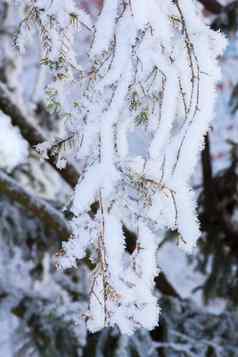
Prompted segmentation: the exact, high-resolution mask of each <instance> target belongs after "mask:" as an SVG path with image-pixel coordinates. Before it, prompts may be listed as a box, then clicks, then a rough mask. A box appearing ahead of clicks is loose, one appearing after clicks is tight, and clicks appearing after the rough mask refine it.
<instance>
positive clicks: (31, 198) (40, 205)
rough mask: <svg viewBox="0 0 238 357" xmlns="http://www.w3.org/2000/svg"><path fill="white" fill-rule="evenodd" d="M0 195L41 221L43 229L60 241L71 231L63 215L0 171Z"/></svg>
mask: <svg viewBox="0 0 238 357" xmlns="http://www.w3.org/2000/svg"><path fill="white" fill-rule="evenodd" d="M0 193H1V194H4V195H6V196H7V197H8V198H9V199H10V200H11V201H13V202H17V203H18V204H19V205H21V206H22V207H24V208H25V209H26V211H27V212H28V213H30V214H31V215H33V216H34V217H36V218H38V219H40V220H41V222H42V223H43V224H44V227H45V228H46V229H47V230H48V231H50V232H55V233H56V234H57V235H58V237H59V238H60V239H62V240H66V239H67V238H68V237H69V236H70V234H71V230H70V227H69V225H68V224H67V222H66V220H65V217H64V215H63V214H62V213H61V212H59V211H58V210H57V209H55V208H54V207H53V206H52V205H50V204H49V203H48V202H46V201H45V200H43V199H42V198H39V197H35V195H33V194H32V193H30V192H29V191H27V190H25V189H23V188H22V187H21V185H20V184H18V183H17V182H16V181H15V180H14V179H12V178H11V177H10V176H8V175H7V174H5V173H4V172H3V171H1V170H0Z"/></svg>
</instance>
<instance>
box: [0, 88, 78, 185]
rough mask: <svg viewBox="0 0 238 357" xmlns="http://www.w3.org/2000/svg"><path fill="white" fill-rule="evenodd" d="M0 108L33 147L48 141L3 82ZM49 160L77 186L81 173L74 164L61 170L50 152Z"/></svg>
mask: <svg viewBox="0 0 238 357" xmlns="http://www.w3.org/2000/svg"><path fill="white" fill-rule="evenodd" d="M0 110H1V111H2V112H3V113H4V114H6V115H8V116H9V117H10V118H11V120H12V124H13V125H14V126H17V127H18V128H19V129H20V132H21V134H22V136H23V137H24V138H25V140H26V141H27V142H28V143H29V144H30V146H31V147H34V146H36V145H38V144H40V143H42V142H45V141H46V137H45V134H44V133H43V132H42V130H41V129H40V128H39V127H38V126H37V125H36V124H34V123H36V122H37V120H36V118H33V116H32V115H31V114H30V115H28V114H27V113H25V112H24V111H23V110H22V109H21V108H20V106H19V105H18V104H17V101H16V100H15V98H14V95H13V94H12V93H10V92H9V91H8V89H7V88H6V86H5V85H4V84H3V83H1V82H0ZM30 116H31V118H30ZM48 161H49V163H50V165H51V166H52V167H53V168H54V169H55V170H56V171H57V172H58V173H59V175H60V176H61V177H62V178H63V179H64V180H65V181H66V182H67V183H68V184H69V185H70V186H71V187H74V186H75V184H76V183H77V181H78V177H79V173H78V171H77V169H76V168H75V167H74V165H72V164H71V163H68V165H67V167H66V168H63V169H61V170H60V169H59V168H58V167H57V165H56V162H55V161H56V160H55V157H54V156H52V155H50V154H49V160H48Z"/></svg>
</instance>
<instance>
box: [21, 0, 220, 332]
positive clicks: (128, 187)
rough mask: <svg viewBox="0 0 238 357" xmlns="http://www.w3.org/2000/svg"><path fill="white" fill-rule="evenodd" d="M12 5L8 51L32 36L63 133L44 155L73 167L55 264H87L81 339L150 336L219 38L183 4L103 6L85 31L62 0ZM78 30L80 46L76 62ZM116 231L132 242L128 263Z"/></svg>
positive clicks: (189, 206) (180, 0) (208, 112)
mask: <svg viewBox="0 0 238 357" xmlns="http://www.w3.org/2000/svg"><path fill="white" fill-rule="evenodd" d="M23 3H24V6H26V7H25V11H26V12H25V14H26V15H25V17H24V20H23V21H22V23H21V24H20V27H19V33H18V35H17V38H16V43H17V45H19V47H21V45H22V39H23V38H24V36H25V33H26V32H29V29H31V28H33V27H34V28H37V29H38V32H39V33H40V38H41V43H42V60H41V61H42V63H43V64H45V65H47V66H48V68H49V69H50V71H51V81H50V83H49V84H48V87H47V96H48V104H49V108H50V109H51V110H56V111H57V112H58V113H59V114H61V115H62V116H63V117H64V118H65V120H66V128H67V132H68V138H66V139H65V140H63V141H62V142H59V143H57V144H56V145H54V151H55V150H56V151H57V150H58V162H59V164H62V162H61V161H62V160H64V159H65V158H68V157H71V159H72V158H74V159H75V160H77V161H78V165H79V167H80V169H81V176H80V179H79V182H78V184H77V186H76V188H75V193H74V198H73V202H72V212H73V214H74V218H73V220H72V229H73V237H72V239H70V240H69V241H67V242H65V243H63V253H62V254H61V257H60V258H59V266H60V267H61V268H63V269H65V268H69V267H72V266H76V265H77V261H78V260H80V259H83V258H84V257H85V256H86V255H87V256H88V255H89V256H90V259H91V261H92V263H93V265H94V267H95V268H94V270H93V271H92V273H91V289H90V292H89V295H90V301H89V311H88V315H87V317H86V318H87V325H88V328H89V330H91V331H97V330H100V329H102V328H103V327H104V326H109V325H114V324H116V325H118V326H119V328H120V330H121V331H122V332H123V333H127V334H131V333H133V332H134V330H135V329H137V328H140V327H145V328H147V329H152V328H153V327H154V326H155V325H156V324H157V322H158V314H159V307H158V301H157V298H156V296H155V295H154V293H153V285H154V277H155V276H156V274H157V273H158V270H157V264H156V251H157V248H158V242H159V240H160V237H161V236H162V234H163V232H164V231H165V230H167V229H172V230H177V231H178V232H179V235H180V237H181V238H180V243H181V245H182V246H184V247H185V248H186V249H190V248H191V247H193V246H194V244H195V242H196V240H197V238H198V236H199V226H198V222H197V218H196V213H195V203H194V198H193V192H192V190H191V187H190V186H189V178H190V176H191V174H192V172H193V170H194V167H195V165H196V162H197V157H198V153H199V151H200V150H201V148H202V145H203V138H204V135H205V134H206V132H207V130H208V127H209V123H210V121H211V119H212V117H213V111H214V100H215V86H216V82H217V80H218V79H219V68H218V65H217V56H218V55H219V54H220V53H221V52H222V50H223V48H224V46H225V41H224V39H223V37H222V36H221V35H220V34H219V33H216V32H214V31H212V30H210V29H209V28H208V27H207V26H206V25H205V24H204V23H203V20H202V17H201V15H200V13H199V10H198V9H197V7H196V5H195V2H194V1H191V0H174V1H171V0H163V1H156V0H146V1H145V0H139V1H138V0H124V1H122V0H104V5H103V8H102V11H101V12H100V14H99V16H98V18H97V19H96V24H95V25H92V24H91V22H90V19H89V18H88V16H87V15H86V14H85V13H84V12H83V11H82V10H80V9H79V8H77V7H76V5H75V3H74V1H73V0H70V1H68V0H67V1H62V0H61V1H59V0H51V1H48V0H44V1H43V0H35V1H24V2H21V6H23ZM80 29H84V31H88V33H89V35H90V34H91V38H92V41H91V47H90V49H89V53H88V58H87V61H86V62H87V63H86V64H85V56H83V54H82V52H81V49H80V45H79V44H78V42H77V41H79V40H76V39H75V34H77V32H78V31H80ZM81 62H82V63H81ZM47 149H49V146H47ZM69 149H70V150H69ZM92 204H94V205H93V207H94V209H93V210H92ZM124 227H127V229H128V230H130V231H133V232H134V233H135V234H136V236H137V241H136V246H135V249H134V251H133V253H130V254H129V253H128V250H127V249H126V246H125V237H124V233H123V232H124Z"/></svg>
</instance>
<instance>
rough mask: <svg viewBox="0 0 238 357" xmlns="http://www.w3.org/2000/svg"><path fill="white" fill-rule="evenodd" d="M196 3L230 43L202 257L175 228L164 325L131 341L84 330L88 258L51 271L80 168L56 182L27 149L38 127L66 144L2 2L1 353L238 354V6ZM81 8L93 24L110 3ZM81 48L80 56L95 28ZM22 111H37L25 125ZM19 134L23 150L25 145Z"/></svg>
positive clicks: (206, 158) (162, 261) (202, 191)
mask: <svg viewBox="0 0 238 357" xmlns="http://www.w3.org/2000/svg"><path fill="white" fill-rule="evenodd" d="M197 1H198V2H199V6H201V7H202V11H203V13H204V18H205V21H206V22H207V23H208V24H209V25H210V26H212V28H213V29H216V30H220V31H222V32H224V33H225V34H226V37H227V38H228V46H227V49H226V51H225V53H224V56H223V57H221V58H220V59H219V60H220V64H221V69H222V80H221V81H220V82H219V83H218V85H217V90H218V98H217V103H216V108H215V116H214V121H213V124H212V127H211V128H210V131H209V133H208V135H207V137H206V140H205V146H204V150H203V152H202V154H201V158H200V161H199V165H198V168H197V170H196V173H195V175H194V177H193V178H192V180H193V186H194V189H195V190H196V194H197V199H198V212H199V219H200V222H201V229H202V236H201V238H200V240H199V242H198V246H197V248H196V250H195V251H194V254H193V255H187V254H185V253H184V252H183V251H182V250H180V249H179V247H178V246H177V243H176V242H177V239H176V235H175V234H174V233H172V232H168V234H167V235H166V237H165V238H164V240H163V242H162V243H161V245H160V249H159V251H158V264H159V266H160V269H161V273H160V274H159V276H158V277H157V278H156V294H157V295H158V300H159V301H160V306H161V315H160V321H159V325H158V327H157V328H156V329H154V330H153V331H152V332H147V331H145V330H141V331H138V332H137V333H136V334H135V335H134V336H131V337H128V336H121V335H120V334H119V332H118V330H117V328H114V329H111V328H110V329H109V328H108V329H104V330H103V331H101V332H100V333H97V334H94V335H91V334H87V331H86V328H85V324H84V321H83V319H82V315H83V313H84V311H86V308H87V295H86V291H87V288H88V271H89V268H90V267H89V266H88V264H87V262H81V263H80V264H79V269H78V270H70V271H67V272H66V273H61V272H57V271H56V269H55V264H54V256H55V253H56V252H57V251H58V250H59V249H60V245H61V239H64V237H65V235H66V234H67V227H66V225H65V224H64V223H62V217H61V216H60V213H59V212H60V210H62V209H63V211H64V217H63V219H65V221H67V219H69V218H70V212H69V211H68V209H67V204H66V203H67V202H69V200H70V197H71V193H72V189H71V187H70V186H72V185H73V184H74V181H75V178H74V176H73V175H74V172H73V171H71V173H70V174H65V173H64V170H63V174H62V173H61V175H59V174H58V172H56V170H55V169H54V165H51V166H50V165H49V164H48V163H47V162H45V161H40V160H39V156H38V155H37V153H36V152H35V151H34V150H29V148H30V147H32V146H33V145H34V144H36V143H37V140H39V142H40V141H42V138H44V135H43V136H41V135H42V134H41V133H40V132H38V131H37V130H38V129H35V128H37V127H38V128H39V127H40V128H41V130H42V132H43V133H44V134H45V135H46V137H50V136H55V135H58V136H59V137H60V136H61V130H62V128H61V125H62V123H61V122H60V121H59V118H58V116H57V111H53V113H51V114H49V112H48V110H47V107H46V106H45V104H44V103H43V101H42V96H43V89H44V87H43V85H42V83H43V79H44V70H42V69H41V68H40V65H39V49H38V48H37V46H34V45H33V44H31V46H29V48H27V50H26V52H25V54H24V56H23V57H20V56H18V55H16V51H15V49H14V47H13V37H14V33H15V31H16V26H17V22H18V19H17V15H16V13H14V11H12V10H11V8H10V7H9V2H8V1H5V0H0V357H15V356H17V357H30V356H34V357H35V356H39V357H78V356H85V357H87V356H88V357H94V356H95V357H103V356H106V357H145V356H151V357H155V356H160V357H175V356H176V357H178V356H181V357H182V356H184V357H190V356H192V357H195V356H196V357H218V356H220V357H236V356H238V1H228V0H227V1H226V0H219V1H218V0H217V1H216V0H197ZM76 2H77V1H76ZM78 3H79V4H80V6H83V7H84V8H85V9H86V11H87V12H88V13H89V14H90V15H91V16H92V18H94V17H95V15H96V14H97V13H98V11H100V7H101V6H102V0H91V1H90V0H85V1H78ZM80 41H81V42H80V43H82V42H83V43H84V44H85V47H83V48H82V47H81V48H80V50H79V53H80V56H84V53H85V51H86V49H87V48H88V45H89V37H88V34H87V32H86V33H85V34H84V35H83V38H81V39H80ZM1 83H2V84H4V86H6V87H7V88H8V91H9V92H8V93H10V94H17V95H18V98H19V97H20V98H22V101H21V102H17V101H15V100H14V99H12V98H13V97H11V96H10V97H9V98H10V99H9V100H10V102H9V103H10V109H9V106H8V107H7V106H6V100H5V101H4V98H3V97H4V93H3V92H2V91H1ZM9 103H7V104H9ZM21 105H23V106H24V107H26V108H27V110H26V112H27V113H31V117H30V118H29V117H28V118H27V119H28V124H27V121H26V120H25V117H24V114H22V113H21V111H20V112H19V107H20V106H21ZM29 119H30V120H29ZM11 125H13V126H14V130H15V134H14V135H15V136H14V137H13V138H12V137H11V135H12V131H11V129H12V127H11ZM16 128H17V129H16ZM8 129H9V136H8V135H6V133H7V130H8ZM20 135H22V136H23V137H24V140H25V149H24V147H23V146H22V143H21V145H19V146H18V141H19V140H20V139H19V136H20ZM20 149H21V150H26V151H27V150H28V153H27V154H26V156H27V158H26V160H25V162H24V163H20V164H18V162H17V159H16V155H13V154H15V153H18V152H19V150H20ZM15 161H16V162H15ZM35 202H36V203H35ZM48 207H50V209H52V210H53V211H51V212H53V218H52V216H49V212H48ZM42 212H43V213H42ZM126 234H127V235H128V237H129V238H130V235H132V233H131V232H126ZM129 238H128V239H129ZM131 238H132V239H133V236H132V237H131Z"/></svg>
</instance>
